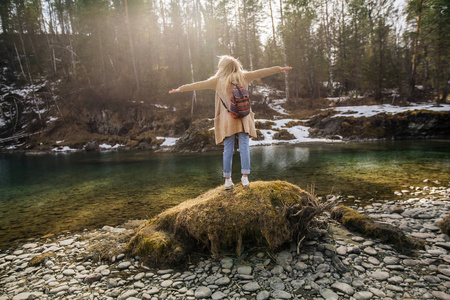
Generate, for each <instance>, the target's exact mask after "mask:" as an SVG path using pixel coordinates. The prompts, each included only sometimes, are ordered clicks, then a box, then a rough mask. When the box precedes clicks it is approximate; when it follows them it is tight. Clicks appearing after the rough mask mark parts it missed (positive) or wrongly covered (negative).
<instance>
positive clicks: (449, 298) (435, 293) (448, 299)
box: [431, 291, 450, 300]
mask: <svg viewBox="0 0 450 300" xmlns="http://www.w3.org/2000/svg"><path fill="white" fill-rule="evenodd" d="M431 294H432V295H433V296H434V297H436V298H438V299H442V300H450V295H449V294H446V293H444V292H438V291H432V292H431Z"/></svg>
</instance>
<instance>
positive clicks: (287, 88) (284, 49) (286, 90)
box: [280, 0, 291, 103]
mask: <svg viewBox="0 0 450 300" xmlns="http://www.w3.org/2000/svg"><path fill="white" fill-rule="evenodd" d="M280 16H281V27H282V30H283V32H284V16H283V0H280ZM282 37H283V44H282V45H283V58H284V65H285V66H287V55H286V36H285V34H284V33H283V34H282ZM288 76H289V74H288V71H286V72H284V86H285V87H284V88H285V92H286V102H287V103H289V102H290V101H291V100H290V97H289V77H288Z"/></svg>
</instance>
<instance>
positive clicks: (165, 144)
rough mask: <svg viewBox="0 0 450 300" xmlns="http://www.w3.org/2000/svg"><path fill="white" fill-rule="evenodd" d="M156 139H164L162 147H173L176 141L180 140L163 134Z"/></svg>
mask: <svg viewBox="0 0 450 300" xmlns="http://www.w3.org/2000/svg"><path fill="white" fill-rule="evenodd" d="M156 139H158V140H164V142H163V143H162V144H161V147H173V146H175V143H176V142H177V141H178V140H179V138H174V137H163V136H157V137H156Z"/></svg>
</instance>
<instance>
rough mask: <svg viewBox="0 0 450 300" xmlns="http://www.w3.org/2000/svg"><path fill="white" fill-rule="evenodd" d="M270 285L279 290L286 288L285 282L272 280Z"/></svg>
mask: <svg viewBox="0 0 450 300" xmlns="http://www.w3.org/2000/svg"><path fill="white" fill-rule="evenodd" d="M270 287H271V288H272V289H273V290H278V291H284V289H285V285H284V283H283V282H281V281H280V282H271V283H270Z"/></svg>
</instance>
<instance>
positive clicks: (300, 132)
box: [250, 119, 339, 146]
mask: <svg viewBox="0 0 450 300" xmlns="http://www.w3.org/2000/svg"><path fill="white" fill-rule="evenodd" d="M255 121H258V122H261V123H265V122H273V123H275V125H273V126H272V129H260V131H261V133H262V134H263V136H264V140H262V141H254V140H250V146H261V145H274V144H283V143H287V144H299V143H314V142H339V140H330V139H320V138H310V137H309V131H308V130H309V127H307V126H303V125H296V126H293V127H290V128H287V127H286V124H287V123H289V122H291V121H294V122H297V121H299V120H294V119H279V120H265V119H257V120H255ZM281 129H286V130H287V131H288V132H289V133H290V134H292V135H294V136H295V139H292V140H277V139H274V137H273V136H274V135H275V133H277V132H278V131H279V130H281Z"/></svg>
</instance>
